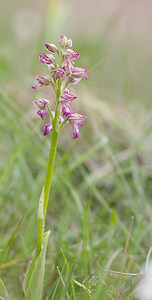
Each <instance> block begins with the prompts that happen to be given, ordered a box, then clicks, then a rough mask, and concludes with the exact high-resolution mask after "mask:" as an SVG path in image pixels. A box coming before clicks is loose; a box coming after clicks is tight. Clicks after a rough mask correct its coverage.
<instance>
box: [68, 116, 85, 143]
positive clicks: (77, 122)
mask: <svg viewBox="0 0 152 300" xmlns="http://www.w3.org/2000/svg"><path fill="white" fill-rule="evenodd" d="M86 118H87V117H85V116H83V115H80V114H77V113H72V114H71V115H69V117H68V120H69V123H70V124H71V125H72V127H73V138H74V139H76V138H78V137H79V126H80V127H82V126H83V123H82V122H83V121H85V119H86Z"/></svg>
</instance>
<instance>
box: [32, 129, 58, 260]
mask: <svg viewBox="0 0 152 300" xmlns="http://www.w3.org/2000/svg"><path fill="white" fill-rule="evenodd" d="M58 135H59V133H58V132H57V131H55V130H53V131H52V143H51V148H50V156H49V162H48V168H47V173H46V180H45V185H44V194H43V195H42V198H43V197H44V198H43V203H41V201H40V203H39V212H38V236H37V255H39V254H40V251H41V244H42V241H43V236H44V227H45V218H46V211H47V205H48V199H49V193H50V188H51V182H52V175H53V169H54V162H55V155H56V148H57V141H58ZM41 205H42V206H43V207H41ZM41 208H42V209H41ZM41 212H43V213H41Z"/></svg>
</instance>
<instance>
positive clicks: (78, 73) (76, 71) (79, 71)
mask: <svg viewBox="0 0 152 300" xmlns="http://www.w3.org/2000/svg"><path fill="white" fill-rule="evenodd" d="M86 70H87V69H83V68H80V67H76V68H72V72H71V74H72V76H73V77H75V78H85V79H88V75H87V72H86Z"/></svg>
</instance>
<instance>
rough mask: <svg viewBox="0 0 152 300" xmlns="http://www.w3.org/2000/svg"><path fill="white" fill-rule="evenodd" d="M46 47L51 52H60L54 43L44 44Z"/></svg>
mask: <svg viewBox="0 0 152 300" xmlns="http://www.w3.org/2000/svg"><path fill="white" fill-rule="evenodd" d="M44 46H45V48H46V49H47V50H48V51H50V52H59V50H58V48H57V47H56V46H55V45H54V44H48V43H45V44H44Z"/></svg>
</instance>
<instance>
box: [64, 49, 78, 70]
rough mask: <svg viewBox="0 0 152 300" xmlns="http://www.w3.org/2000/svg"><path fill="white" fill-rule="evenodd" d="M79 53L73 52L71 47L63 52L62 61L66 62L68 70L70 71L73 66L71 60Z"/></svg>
mask: <svg viewBox="0 0 152 300" xmlns="http://www.w3.org/2000/svg"><path fill="white" fill-rule="evenodd" d="M79 56H80V55H79V54H78V53H76V52H74V51H73V50H72V49H67V50H66V51H65V53H64V61H65V62H66V66H67V67H68V69H69V72H70V73H71V72H72V68H73V64H74V62H73V60H74V59H77V58H78V57H79Z"/></svg>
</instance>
